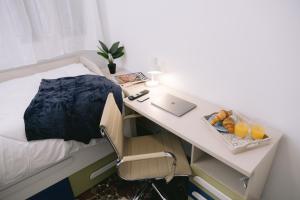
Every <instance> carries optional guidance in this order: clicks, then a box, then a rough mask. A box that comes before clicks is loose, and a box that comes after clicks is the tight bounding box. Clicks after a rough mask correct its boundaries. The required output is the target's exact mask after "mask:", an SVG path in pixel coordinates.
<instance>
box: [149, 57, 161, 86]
mask: <svg viewBox="0 0 300 200" xmlns="http://www.w3.org/2000/svg"><path fill="white" fill-rule="evenodd" d="M159 69H160V64H159V62H158V58H154V60H153V65H152V70H151V71H149V72H148V73H149V74H150V76H151V79H150V80H149V81H147V82H146V86H148V87H154V86H157V85H158V84H159V80H158V76H159V75H160V74H161V71H159Z"/></svg>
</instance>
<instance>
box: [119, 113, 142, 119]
mask: <svg viewBox="0 0 300 200" xmlns="http://www.w3.org/2000/svg"><path fill="white" fill-rule="evenodd" d="M138 117H143V116H142V115H140V114H130V115H126V116H124V117H123V120H126V119H132V118H138Z"/></svg>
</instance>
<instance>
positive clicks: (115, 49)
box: [97, 40, 124, 74]
mask: <svg viewBox="0 0 300 200" xmlns="http://www.w3.org/2000/svg"><path fill="white" fill-rule="evenodd" d="M99 43H100V45H101V47H98V49H99V51H98V52H97V54H98V55H100V56H102V57H103V58H104V59H106V60H107V61H108V65H107V66H108V69H109V72H110V73H111V74H114V73H116V64H115V63H114V59H117V58H120V57H121V56H123V55H124V47H123V46H121V47H119V44H120V42H115V43H113V45H112V46H111V47H110V48H109V49H108V48H107V46H106V45H105V44H104V43H103V42H101V41H100V40H99Z"/></svg>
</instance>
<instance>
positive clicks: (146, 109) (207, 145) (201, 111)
mask: <svg viewBox="0 0 300 200" xmlns="http://www.w3.org/2000/svg"><path fill="white" fill-rule="evenodd" d="M142 88H143V86H141V85H139V86H135V87H133V88H131V90H132V93H135V92H139V91H140V90H141V89H142ZM147 89H149V90H150V93H149V94H148V96H149V97H150V99H149V100H147V101H145V102H143V103H140V102H138V101H136V100H135V101H130V100H128V99H127V98H126V99H125V100H124V103H125V106H127V107H129V108H130V109H132V110H134V111H136V112H137V113H139V114H141V115H143V116H145V117H146V118H148V119H150V120H151V121H153V122H155V123H157V124H158V125H160V126H162V127H163V128H165V129H167V130H168V131H170V132H172V133H174V134H176V135H177V136H179V137H180V138H182V139H183V140H185V141H187V142H189V143H190V144H192V145H193V149H194V150H195V149H196V150H200V151H203V152H205V153H206V154H209V155H210V156H212V157H214V158H216V159H217V160H219V161H221V162H223V163H225V164H226V165H227V166H229V167H230V168H233V169H235V170H236V171H237V172H239V173H241V174H243V175H245V176H247V177H249V178H250V179H249V186H248V189H247V192H246V193H245V194H243V196H245V197H247V198H250V197H251V199H256V198H257V199H258V198H259V196H260V194H261V191H262V189H263V186H264V183H265V181H266V178H267V175H268V171H269V169H270V167H271V163H272V160H273V157H274V155H275V152H276V148H277V145H278V142H279V140H280V138H281V133H279V132H277V131H275V130H273V129H270V128H266V129H267V132H268V134H270V135H271V137H272V143H271V144H269V145H267V146H264V147H260V148H257V149H253V150H250V151H247V152H243V153H240V154H232V153H231V152H230V151H229V149H227V147H226V145H225V144H224V141H221V139H220V138H218V137H217V136H216V135H213V134H211V132H210V131H209V127H207V124H205V123H204V122H203V121H202V120H201V118H202V117H203V116H204V115H207V114H210V113H212V112H216V111H218V110H220V109H221V108H220V107H219V106H217V105H214V104H212V103H209V102H207V101H204V100H201V99H199V98H195V97H192V96H190V95H186V94H184V93H182V92H178V91H176V90H173V89H170V88H167V87H164V86H159V87H154V88H147ZM163 93H170V94H173V95H175V96H178V97H180V98H183V99H185V100H187V101H190V102H193V103H195V104H196V105H197V107H196V108H195V109H194V110H192V111H190V112H188V113H187V114H185V115H183V116H182V117H176V116H174V115H172V114H170V113H168V112H166V111H164V110H162V109H160V108H157V107H155V106H153V105H151V99H154V98H155V97H156V96H158V95H160V94H163ZM194 153H195V151H194ZM198 156H199V155H197V156H196V157H198ZM192 157H193V155H192ZM193 160H194V161H196V160H197V158H194V159H193V158H192V162H193ZM251 181H252V182H253V184H252V185H253V186H252V185H250V184H251ZM254 183H255V184H254ZM249 187H250V188H249ZM252 190H256V192H255V193H256V194H253V195H252V194H251V193H253V192H254V191H252Z"/></svg>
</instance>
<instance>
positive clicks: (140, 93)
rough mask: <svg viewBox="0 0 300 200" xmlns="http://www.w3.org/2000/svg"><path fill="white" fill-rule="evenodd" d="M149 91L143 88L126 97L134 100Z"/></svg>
mask: <svg viewBox="0 0 300 200" xmlns="http://www.w3.org/2000/svg"><path fill="white" fill-rule="evenodd" d="M148 93H149V90H143V91H140V92H139V93H137V94H135V95H130V96H129V97H128V99H129V100H130V101H133V100H135V99H137V98H140V97H142V96H144V95H146V94H148Z"/></svg>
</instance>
